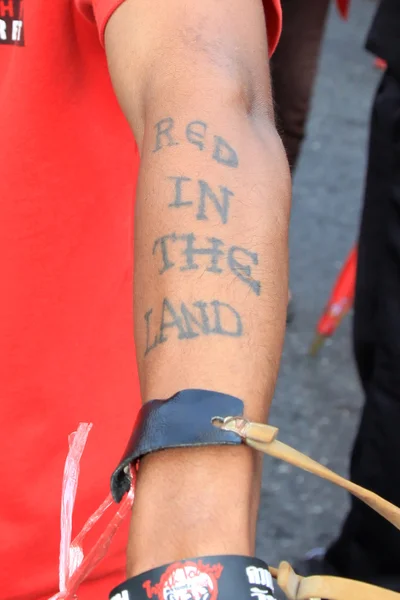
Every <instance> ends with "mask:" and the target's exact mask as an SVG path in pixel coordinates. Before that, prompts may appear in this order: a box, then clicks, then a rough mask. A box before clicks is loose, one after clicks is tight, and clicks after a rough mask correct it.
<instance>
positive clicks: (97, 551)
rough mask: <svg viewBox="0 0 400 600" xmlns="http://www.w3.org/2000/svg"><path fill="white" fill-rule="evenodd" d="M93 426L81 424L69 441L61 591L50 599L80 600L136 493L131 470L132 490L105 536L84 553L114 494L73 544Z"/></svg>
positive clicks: (64, 481) (109, 524)
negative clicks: (81, 589) (86, 541)
mask: <svg viewBox="0 0 400 600" xmlns="http://www.w3.org/2000/svg"><path fill="white" fill-rule="evenodd" d="M91 428H92V424H91V423H80V424H79V427H78V429H77V431H75V432H74V433H72V434H71V435H70V436H69V438H68V442H69V452H68V455H67V459H66V461H65V467H64V476H63V485H62V497H61V541H60V563H59V590H60V591H59V592H57V594H55V595H54V596H52V597H51V598H50V599H49V600H73V599H76V598H77V597H78V596H77V591H78V588H79V586H80V584H81V583H82V582H83V581H84V580H85V579H86V577H87V576H88V575H89V573H90V572H91V571H92V570H93V569H94V567H95V566H96V565H97V564H98V563H99V562H100V561H101V560H102V558H104V556H105V554H106V553H107V550H108V548H109V546H110V543H111V540H112V538H113V537H114V534H115V533H116V531H117V529H118V528H119V526H120V525H121V523H122V521H123V520H124V518H125V517H126V515H127V514H128V512H129V511H130V509H131V507H132V504H133V500H134V490H135V479H136V477H135V471H134V470H133V469H131V481H132V485H131V489H130V491H129V493H128V494H126V495H125V498H124V499H123V500H122V502H121V504H119V505H118V508H117V511H116V513H115V514H114V516H113V517H112V519H111V521H110V522H109V523H108V525H107V527H106V529H105V530H104V532H103V534H102V535H101V536H100V537H99V539H98V540H97V542H96V543H95V544H94V546H93V547H92V548H91V549H90V550H89V552H87V554H86V556H85V553H84V550H83V542H84V539H85V536H86V534H87V533H88V531H90V530H91V529H92V527H93V526H94V525H95V523H97V521H98V520H99V519H100V518H101V517H102V516H103V515H104V513H105V512H106V511H107V510H108V508H109V507H110V506H111V505H112V504H114V502H113V499H112V497H111V494H108V496H107V498H106V499H105V500H104V502H102V504H101V505H100V506H99V508H98V509H97V510H96V511H95V512H94V513H93V514H92V516H91V517H89V519H88V520H87V521H86V523H85V525H84V526H83V528H82V530H81V531H80V533H79V534H78V535H77V536H76V538H75V539H74V540H73V541H72V542H71V537H72V516H73V511H74V504H75V498H76V491H77V488H78V480H79V471H80V460H81V457H82V453H83V450H84V448H85V445H86V441H87V438H88V435H89V432H90V430H91Z"/></svg>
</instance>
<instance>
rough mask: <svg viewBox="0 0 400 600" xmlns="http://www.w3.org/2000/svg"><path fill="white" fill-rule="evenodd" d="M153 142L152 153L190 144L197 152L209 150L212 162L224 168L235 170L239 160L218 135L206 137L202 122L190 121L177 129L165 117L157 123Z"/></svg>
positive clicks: (227, 143)
mask: <svg viewBox="0 0 400 600" xmlns="http://www.w3.org/2000/svg"><path fill="white" fill-rule="evenodd" d="M154 129H155V141H154V147H153V152H159V151H160V150H162V149H163V148H168V147H170V146H180V145H182V144H186V143H188V144H191V145H193V146H196V147H197V148H198V149H199V150H201V151H203V150H209V151H210V152H211V158H212V160H215V161H216V162H217V163H219V164H221V165H224V166H226V167H231V168H232V169H236V168H237V167H238V166H239V158H238V155H237V152H236V150H235V149H234V148H233V147H232V146H231V145H230V144H229V142H227V140H226V139H225V138H223V137H222V136H220V135H214V134H211V135H208V136H207V131H208V125H207V123H205V122H204V121H199V120H196V121H190V123H188V124H187V125H186V127H183V128H182V130H181V129H179V128H178V127H177V126H176V124H175V121H174V119H173V118H172V117H165V118H164V119H161V120H160V121H158V122H157V123H156V124H155V126H154Z"/></svg>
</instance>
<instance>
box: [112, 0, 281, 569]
mask: <svg viewBox="0 0 400 600" xmlns="http://www.w3.org/2000/svg"><path fill="white" fill-rule="evenodd" d="M265 35H266V34H265V21H264V15H263V9H262V5H261V2H260V1H259V0H218V1H217V0H201V2H190V3H188V2H185V1H184V0H168V1H166V2H165V3H163V2H159V0H126V1H125V2H124V3H123V4H122V5H121V6H120V8H119V9H118V10H117V11H116V12H115V14H114V15H113V17H112V18H111V19H110V22H109V24H108V26H107V30H106V50H107V57H108V62H109V67H110V73H111V77H112V80H113V84H114V88H115V90H116V93H117V96H118V98H119V101H120V104H121V106H122V108H123V110H124V112H125V114H126V116H127V119H128V121H129V123H130V125H131V127H132V130H133V132H134V134H135V137H136V140H137V142H138V144H139V147H140V150H141V157H142V163H141V170H140V177H139V185H138V191H137V200H136V216H135V290H134V293H135V304H134V311H135V338H136V346H137V356H138V366H139V374H140V381H141V389H142V394H143V400H144V401H148V400H150V399H153V398H168V397H169V396H171V395H172V394H174V393H175V392H176V391H178V390H182V389H185V388H206V389H211V390H218V391H221V392H226V393H229V394H232V395H234V396H238V397H240V398H242V399H243V400H244V402H245V414H246V415H247V416H248V417H250V418H252V419H257V420H264V419H266V417H267V413H268V408H269V404H270V401H271V398H272V394H273V390H274V385H275V379H276V375H277V369H278V363H279V359H280V353H281V346H282V338H283V332H284V322H285V315H286V306H287V233H288V218H289V217H288V215H289V204H290V179H289V173H288V168H287V164H286V159H285V155H284V151H283V149H282V146H281V142H280V139H279V137H278V135H277V133H276V131H275V128H274V123H273V117H272V113H273V110H272V102H271V93H270V85H269V76H268V58H267V41H266V37H265ZM259 489H260V464H259V462H258V458H256V457H255V456H254V455H253V453H252V452H251V451H250V450H249V449H246V448H244V447H240V448H223V447H218V448H209V449H190V450H169V451H166V452H162V453H158V454H157V453H156V454H154V455H150V456H148V457H146V458H145V459H144V460H143V461H142V464H141V469H140V475H139V481H138V486H137V495H136V501H135V507H134V511H133V521H132V522H133V525H132V528H133V529H132V532H133V533H132V539H131V541H130V548H129V569H128V570H129V574H134V573H137V572H140V571H143V570H145V569H147V568H151V567H153V566H156V565H159V564H162V563H165V562H169V561H172V560H175V559H179V558H184V557H187V556H193V555H201V554H218V553H233V554H235V553H244V554H251V553H254V537H255V522H256V513H257V506H258V496H259Z"/></svg>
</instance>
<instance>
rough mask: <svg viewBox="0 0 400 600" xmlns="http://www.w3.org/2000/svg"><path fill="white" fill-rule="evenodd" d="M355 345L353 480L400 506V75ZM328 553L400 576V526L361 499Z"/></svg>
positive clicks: (374, 128) (383, 123)
mask: <svg viewBox="0 0 400 600" xmlns="http://www.w3.org/2000/svg"><path fill="white" fill-rule="evenodd" d="M354 352H355V359H356V363H357V368H358V373H359V376H360V379H361V383H362V387H363V391H364V394H365V405H364V409H363V413H362V417H361V422H360V426H359V430H358V433H357V437H356V440H355V444H354V448H353V454H352V459H351V479H352V481H354V482H355V483H358V484H360V485H362V486H364V487H367V488H369V489H371V490H373V491H374V492H376V493H378V494H379V495H381V496H383V497H384V498H386V499H387V500H389V501H390V502H393V503H394V504H396V505H398V506H399V505H400V81H398V80H396V78H395V77H394V75H393V74H392V73H391V72H390V71H387V72H386V73H385V74H384V75H383V78H382V81H381V84H380V86H379V88H378V91H377V94H376V98H375V101H374V105H373V110H372V117H371V128H370V142H369V158H368V171H367V179H366V189H365V199H364V208H363V214H362V221H361V230H360V238H359V258H358V273H357V285H356V300H355V315H354ZM326 558H327V560H328V561H329V562H330V563H331V564H333V565H334V566H335V567H336V568H337V569H338V571H339V572H340V573H341V574H343V575H344V576H347V577H352V578H355V579H360V580H364V581H368V580H371V579H376V578H379V577H381V576H384V577H387V576H389V577H390V576H396V575H397V579H398V580H400V531H398V530H397V529H395V528H394V527H393V526H392V525H390V524H388V523H387V522H386V521H385V520H384V519H383V518H382V517H380V516H379V515H377V514H376V513H374V512H373V511H372V510H371V509H370V508H368V507H367V506H366V505H364V504H363V503H361V502H360V501H358V500H355V499H353V500H352V505H351V510H350V512H349V514H348V516H347V519H346V521H345V523H344V526H343V530H342V532H341V535H340V537H339V539H338V540H337V541H336V542H335V543H334V544H333V545H332V547H331V548H330V549H329V550H328V552H327V555H326Z"/></svg>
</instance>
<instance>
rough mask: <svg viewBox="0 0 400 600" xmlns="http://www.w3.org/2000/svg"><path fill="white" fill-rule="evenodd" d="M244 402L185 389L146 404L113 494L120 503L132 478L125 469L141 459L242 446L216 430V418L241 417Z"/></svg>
mask: <svg viewBox="0 0 400 600" xmlns="http://www.w3.org/2000/svg"><path fill="white" fill-rule="evenodd" d="M242 414H243V402H242V401H241V400H239V398H235V397H234V396H230V395H228V394H221V393H219V392H211V391H209V390H183V391H181V392H178V393H177V394H175V395H174V396H172V397H171V398H169V399H168V400H152V401H151V402H147V403H146V404H144V405H143V406H142V408H141V410H140V412H139V415H138V417H137V419H136V423H135V426H134V428H133V432H132V435H131V438H130V440H129V443H128V446H127V448H126V450H125V453H124V456H123V457H122V460H121V462H120V464H119V465H118V467H117V468H116V470H115V471H114V473H113V475H112V477H111V492H112V495H113V498H114V500H115V501H116V502H120V501H121V500H122V497H123V495H124V494H125V493H126V492H128V491H129V488H130V478H129V475H128V474H127V473H126V471H125V469H126V467H128V466H129V465H130V464H132V463H133V464H134V463H135V462H136V461H137V460H139V458H140V457H142V456H144V455H145V454H149V453H150V452H156V451H158V450H164V449H166V448H187V447H191V446H214V445H223V444H230V445H239V444H241V442H242V440H241V438H240V436H238V435H237V434H236V433H233V432H231V431H223V430H222V429H219V428H218V427H214V425H212V423H211V421H212V419H213V417H216V416H218V417H222V418H223V417H228V416H235V417H239V416H242Z"/></svg>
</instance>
